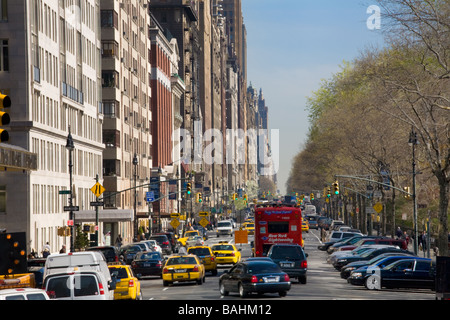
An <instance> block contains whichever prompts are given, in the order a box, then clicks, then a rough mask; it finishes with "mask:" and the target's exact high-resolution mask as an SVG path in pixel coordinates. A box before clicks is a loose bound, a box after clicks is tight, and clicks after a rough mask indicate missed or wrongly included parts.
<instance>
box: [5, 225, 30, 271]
mask: <svg viewBox="0 0 450 320" xmlns="http://www.w3.org/2000/svg"><path fill="white" fill-rule="evenodd" d="M26 272H27V252H26V234H25V232H15V233H2V234H0V274H2V275H8V274H18V273H26Z"/></svg>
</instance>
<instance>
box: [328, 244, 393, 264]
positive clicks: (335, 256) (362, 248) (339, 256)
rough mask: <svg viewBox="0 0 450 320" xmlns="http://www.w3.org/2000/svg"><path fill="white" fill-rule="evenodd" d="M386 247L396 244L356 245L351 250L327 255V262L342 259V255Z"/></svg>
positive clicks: (351, 254) (346, 255)
mask: <svg viewBox="0 0 450 320" xmlns="http://www.w3.org/2000/svg"><path fill="white" fill-rule="evenodd" d="M387 247H392V248H398V247H396V246H391V245H379V244H367V245H362V246H360V247H357V248H355V249H353V250H351V251H335V252H333V253H332V254H330V255H329V256H328V258H327V262H328V263H331V264H333V263H334V262H335V261H337V260H338V259H342V258H343V257H349V256H353V255H358V254H361V253H363V252H365V251H367V250H375V249H380V248H387Z"/></svg>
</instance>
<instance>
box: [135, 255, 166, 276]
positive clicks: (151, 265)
mask: <svg viewBox="0 0 450 320" xmlns="http://www.w3.org/2000/svg"><path fill="white" fill-rule="evenodd" d="M163 266H164V257H163V256H162V254H161V252H159V251H143V252H138V253H137V254H136V256H135V257H134V260H133V262H131V268H132V269H133V272H134V274H135V275H136V276H137V278H138V279H141V278H142V277H146V276H159V277H161V276H162V268H163Z"/></svg>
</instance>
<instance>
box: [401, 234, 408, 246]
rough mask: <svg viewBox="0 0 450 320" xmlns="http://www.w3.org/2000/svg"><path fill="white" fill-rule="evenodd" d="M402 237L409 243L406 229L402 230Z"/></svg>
mask: <svg viewBox="0 0 450 320" xmlns="http://www.w3.org/2000/svg"><path fill="white" fill-rule="evenodd" d="M402 239H404V240H405V241H406V245H408V244H409V236H408V233H406V231H404V232H403V236H402Z"/></svg>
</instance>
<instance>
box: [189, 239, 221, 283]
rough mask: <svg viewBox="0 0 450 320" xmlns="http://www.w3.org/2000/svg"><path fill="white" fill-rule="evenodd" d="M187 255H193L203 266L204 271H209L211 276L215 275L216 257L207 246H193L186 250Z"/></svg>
mask: <svg viewBox="0 0 450 320" xmlns="http://www.w3.org/2000/svg"><path fill="white" fill-rule="evenodd" d="M188 253H189V254H195V255H196V256H197V257H198V258H199V259H200V260H201V261H202V263H203V265H204V266H205V270H206V271H211V273H212V275H213V276H216V275H217V262H216V256H215V255H214V253H213V251H212V249H211V248H210V247H208V246H205V245H201V246H193V247H190V248H189V249H188Z"/></svg>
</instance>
